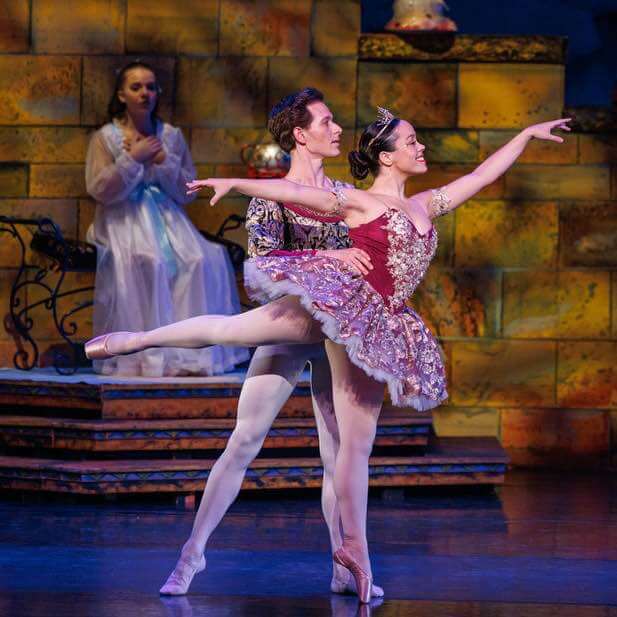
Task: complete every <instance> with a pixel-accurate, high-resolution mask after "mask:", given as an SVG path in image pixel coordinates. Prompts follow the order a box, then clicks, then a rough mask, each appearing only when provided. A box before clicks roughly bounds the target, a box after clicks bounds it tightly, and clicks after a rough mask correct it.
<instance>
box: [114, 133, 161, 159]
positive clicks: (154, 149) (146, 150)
mask: <svg viewBox="0 0 617 617" xmlns="http://www.w3.org/2000/svg"><path fill="white" fill-rule="evenodd" d="M122 147H123V148H124V150H126V152H128V153H129V154H130V155H131V157H132V158H133V159H134V160H136V161H137V162H138V163H142V164H144V163H155V164H157V165H159V164H161V163H162V162H163V161H164V160H165V149H164V148H163V142H162V141H161V140H160V139H159V138H158V137H155V136H154V135H150V136H148V137H137V138H135V140H132V139H129V138H128V137H125V138H124V140H123V142H122Z"/></svg>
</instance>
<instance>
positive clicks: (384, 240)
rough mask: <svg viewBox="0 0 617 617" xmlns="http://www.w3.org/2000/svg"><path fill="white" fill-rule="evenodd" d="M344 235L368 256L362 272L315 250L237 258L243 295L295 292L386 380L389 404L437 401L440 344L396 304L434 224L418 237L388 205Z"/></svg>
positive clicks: (415, 275)
mask: <svg viewBox="0 0 617 617" xmlns="http://www.w3.org/2000/svg"><path fill="white" fill-rule="evenodd" d="M401 217H402V218H401ZM403 219H404V220H403ZM382 224H383V225H382ZM411 235H413V237H409V236H411ZM350 236H351V237H352V239H353V242H354V246H361V248H363V249H364V250H366V251H367V252H369V254H370V255H371V259H372V263H373V265H374V270H373V271H371V273H370V274H369V275H368V276H367V277H360V276H357V275H355V274H354V273H353V272H352V270H351V269H350V268H349V267H347V266H346V265H345V264H344V263H343V262H342V261H340V260H337V259H333V258H330V257H321V256H319V254H317V255H310V254H307V255H290V256H266V257H255V258H253V259H250V260H248V261H247V262H246V263H245V270H244V273H245V283H246V287H247V290H248V292H249V294H250V295H251V297H252V298H253V299H255V300H258V301H260V302H268V301H270V300H273V299H276V298H278V297H281V296H285V295H293V296H297V297H298V298H299V299H300V301H301V303H302V305H303V306H304V307H305V308H306V309H307V310H308V311H309V312H310V313H311V314H312V315H313V317H315V318H316V319H317V320H319V321H320V322H321V324H322V330H323V332H324V334H325V335H326V336H327V337H328V338H330V339H331V340H333V341H335V342H337V343H341V344H343V345H345V348H346V351H347V354H348V355H349V358H350V359H351V361H352V362H353V363H354V364H356V365H357V366H359V367H360V368H362V369H363V370H364V371H365V372H366V373H367V374H368V375H370V376H371V377H373V378H375V379H377V380H378V381H382V382H384V383H386V384H387V385H388V389H389V392H390V398H391V399H392V402H393V404H395V405H397V406H400V407H413V408H415V409H417V410H421V411H423V410H427V409H431V408H433V407H436V406H438V405H439V404H440V403H441V402H442V401H443V400H445V399H446V398H447V391H446V379H445V371H444V367H443V362H442V358H441V351H440V348H439V345H438V343H437V341H436V340H435V338H434V337H433V335H432V334H431V332H430V331H429V330H428V328H427V327H426V326H425V325H424V323H423V322H422V320H421V319H420V317H419V316H418V314H417V313H416V312H415V311H413V310H412V309H410V308H409V307H407V306H406V305H405V303H404V300H405V299H406V298H407V297H409V296H410V295H411V293H409V292H413V289H415V287H416V285H417V284H418V283H419V282H420V280H421V278H422V277H423V276H424V273H425V272H426V269H427V267H428V264H429V263H430V260H431V258H432V256H433V255H434V252H435V248H436V243H437V234H436V232H435V230H434V229H432V230H431V232H430V233H429V234H427V235H426V236H421V235H420V234H418V233H417V231H416V230H415V227H413V225H412V224H411V222H409V221H408V220H407V218H406V217H405V216H404V215H403V214H402V213H400V212H398V211H388V212H386V213H384V214H383V215H382V216H381V217H379V218H378V219H375V220H374V221H372V222H371V223H369V224H367V225H366V226H361V228H354V229H352V230H350ZM401 241H403V242H404V244H403V243H402V242H401ZM402 248H404V250H405V253H404V254H403V255H400V254H398V253H397V252H396V251H398V250H400V249H402Z"/></svg>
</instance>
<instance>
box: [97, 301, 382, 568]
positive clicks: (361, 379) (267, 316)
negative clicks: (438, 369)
mask: <svg viewBox="0 0 617 617" xmlns="http://www.w3.org/2000/svg"><path fill="white" fill-rule="evenodd" d="M116 338H117V339H121V338H124V337H119V336H118V337H112V338H110V341H109V343H108V349H110V351H112V352H113V351H116V352H120V351H125V352H130V351H138V350H140V349H145V348H147V347H203V346H206V345H237V346H243V345H245V346H246V345H276V344H289V343H305V344H306V343H315V342H319V341H321V340H323V338H324V335H323V333H322V331H321V326H320V324H319V322H317V321H316V320H314V319H313V318H312V316H311V315H310V314H309V313H308V312H307V311H305V310H304V308H302V306H301V304H300V302H299V300H298V299H297V298H294V297H290V296H286V297H284V298H281V299H279V300H276V301H275V302H271V303H270V304H267V305H265V306H261V307H259V308H256V309H253V310H251V311H247V312H246V313H241V314H239V315H232V316H222V315H216V316H215V315H202V316H200V317H193V318H191V319H187V320H185V321H180V322H177V323H174V324H171V325H169V326H163V327H161V328H157V329H156V330H150V331H148V332H144V333H140V334H138V335H135V336H133V337H128V338H124V340H123V341H121V340H117V341H116V342H115V339H116ZM326 349H327V353H328V359H329V361H330V366H331V370H332V382H333V398H334V409H335V412H336V420H337V423H338V432H339V436H340V448H339V451H338V454H337V456H336V463H335V466H334V492H335V494H336V498H337V499H336V500H337V502H338V507H339V508H340V514H341V521H342V526H343V533H344V539H345V544H346V546H348V548H349V550H350V551H351V553H352V554H353V555H354V556H355V557H356V558H357V559H358V560H359V561H360V565H361V566H362V567H363V568H364V569H365V570H366V571H367V572H369V573H370V562H369V557H368V548H367V541H366V508H367V495H368V460H369V455H370V453H371V449H372V446H373V442H374V439H375V432H376V427H377V419H378V417H379V412H380V411H381V405H382V402H383V390H384V386H383V384H381V383H379V382H377V381H375V380H374V379H372V378H371V377H368V376H367V375H366V373H364V371H362V370H361V369H359V368H358V367H356V366H355V365H353V364H352V363H351V361H350V360H349V358H348V356H347V353H346V352H345V350H344V348H343V347H342V346H340V345H336V344H334V343H332V342H331V341H327V342H326ZM298 351H299V352H300V353H302V352H301V348H298ZM292 354H293V350H292ZM257 362H259V358H258V360H257ZM276 362H278V360H276ZM283 362H284V363H287V362H289V357H286V358H284V359H283ZM290 366H291V363H290ZM268 370H269V369H268ZM294 370H301V369H297V367H296V368H295V369H292V370H291V372H292V373H293V371H294ZM271 378H272V380H273V381H272V382H270V380H271ZM253 379H255V380H256V381H254V382H253V384H254V385H255V386H256V390H257V392H253V395H250V391H251V388H252V385H251V384H250V383H249V385H248V388H249V390H248V393H249V394H248V395H247V396H244V397H243V396H241V397H240V408H241V410H242V411H240V410H239V413H238V425H239V427H241V430H240V431H239V432H238V433H237V434H236V431H234V435H233V436H232V437H231V438H230V443H229V445H228V450H229V453H228V452H227V450H226V451H225V453H224V454H223V455H222V456H221V458H220V459H219V461H218V462H217V465H216V466H215V467H214V468H213V469H212V472H211V475H210V479H209V480H208V484H207V485H206V489H205V493H204V502H202V507H200V510H199V512H198V513H197V519H196V521H195V526H196V527H195V529H194V533H196V534H197V538H198V540H199V543H200V544H199V545H200V546H201V545H203V546H205V543H206V541H207V539H208V537H209V536H210V534H211V533H212V530H213V529H214V528H215V527H216V525H217V524H218V522H219V521H220V520H221V517H222V516H223V514H224V512H225V511H226V510H227V508H228V506H229V504H230V503H231V502H232V501H233V499H234V498H235V496H236V495H237V493H238V490H239V489H240V485H241V482H242V477H243V475H244V471H245V470H246V466H247V465H248V463H250V461H251V460H252V459H253V458H254V456H255V455H256V453H257V451H258V450H259V448H260V447H261V444H262V442H263V439H264V437H265V432H266V431H265V430H264V427H265V426H268V427H269V426H270V424H271V423H272V421H273V420H274V417H275V416H276V413H278V410H279V409H280V407H281V406H282V405H283V403H284V401H285V400H286V399H287V397H288V396H289V394H290V392H291V389H292V388H293V386H291V383H290V381H289V380H288V379H287V378H286V377H281V376H268V375H263V373H261V372H260V370H259V369H256V372H255V375H254V376H249V378H248V380H247V381H248V382H251V380H253ZM263 379H266V381H265V382H264V381H262V380H263ZM296 379H297V376H296ZM262 391H263V392H266V391H267V392H269V394H268V395H267V396H268V397H269V398H268V406H267V407H268V410H267V411H268V412H269V413H266V411H264V412H263V413H264V417H263V421H262V422H260V427H256V426H255V425H254V422H253V415H252V414H253V413H254V409H253V405H252V404H250V401H251V400H257V397H258V396H261V395H262V394H261V392H262ZM243 394H245V393H244V392H243ZM247 398H248V403H249V404H247ZM275 410H276V413H275ZM325 417H326V416H325V415H324V418H325ZM318 418H319V414H318ZM326 458H327V455H326ZM227 475H229V478H230V481H229V482H230V483H229V485H227V484H226V483H227ZM202 508H203V514H202ZM325 516H326V518H327V519H328V520H330V521H331V523H332V524H331V525H329V529H330V534H331V538H332V540H333V543H336V542H337V540H338V538H337V537H336V530H335V528H336V524H335V523H334V518H335V514H334V511H333V510H332V511H330V513H325ZM329 517H332V518H329Z"/></svg>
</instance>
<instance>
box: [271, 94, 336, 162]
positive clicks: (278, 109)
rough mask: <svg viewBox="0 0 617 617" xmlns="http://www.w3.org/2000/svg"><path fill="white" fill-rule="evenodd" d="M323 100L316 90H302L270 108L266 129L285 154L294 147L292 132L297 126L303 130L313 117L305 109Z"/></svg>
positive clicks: (294, 141)
mask: <svg viewBox="0 0 617 617" xmlns="http://www.w3.org/2000/svg"><path fill="white" fill-rule="evenodd" d="M323 99H324V96H323V94H322V93H321V92H320V91H319V90H317V89H316V88H303V89H302V90H300V91H299V92H294V93H293V94H289V95H287V96H286V97H283V98H282V99H281V100H280V101H279V102H278V103H277V104H276V105H275V106H274V107H273V108H272V111H271V112H270V115H269V117H268V129H269V131H270V133H272V136H273V137H274V139H275V140H276V142H277V143H278V145H279V146H281V148H283V150H285V152H291V151H292V150H293V149H294V148H295V147H296V140H295V139H294V135H293V130H294V129H295V128H296V127H297V126H299V127H300V128H302V129H305V128H307V127H308V126H309V125H310V124H311V122H312V121H313V116H312V115H311V112H310V111H309V110H308V109H307V107H308V106H309V105H310V104H311V103H314V102H315V101H323Z"/></svg>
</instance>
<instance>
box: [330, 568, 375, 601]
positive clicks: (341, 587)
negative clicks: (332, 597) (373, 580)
mask: <svg viewBox="0 0 617 617" xmlns="http://www.w3.org/2000/svg"><path fill="white" fill-rule="evenodd" d="M348 574H349V577H348V579H347V580H342V579H341V578H339V577H338V576H337V575H336V574H335V575H334V576H333V577H332V581H331V582H330V591H331V592H332V593H337V594H341V595H357V593H358V591H357V589H356V585H355V579H354V577H353V576H352V574H351V572H349V571H348ZM371 596H372V597H373V598H383V597H384V590H383V587H380V586H379V585H375V584H373V589H372V590H371Z"/></svg>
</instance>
